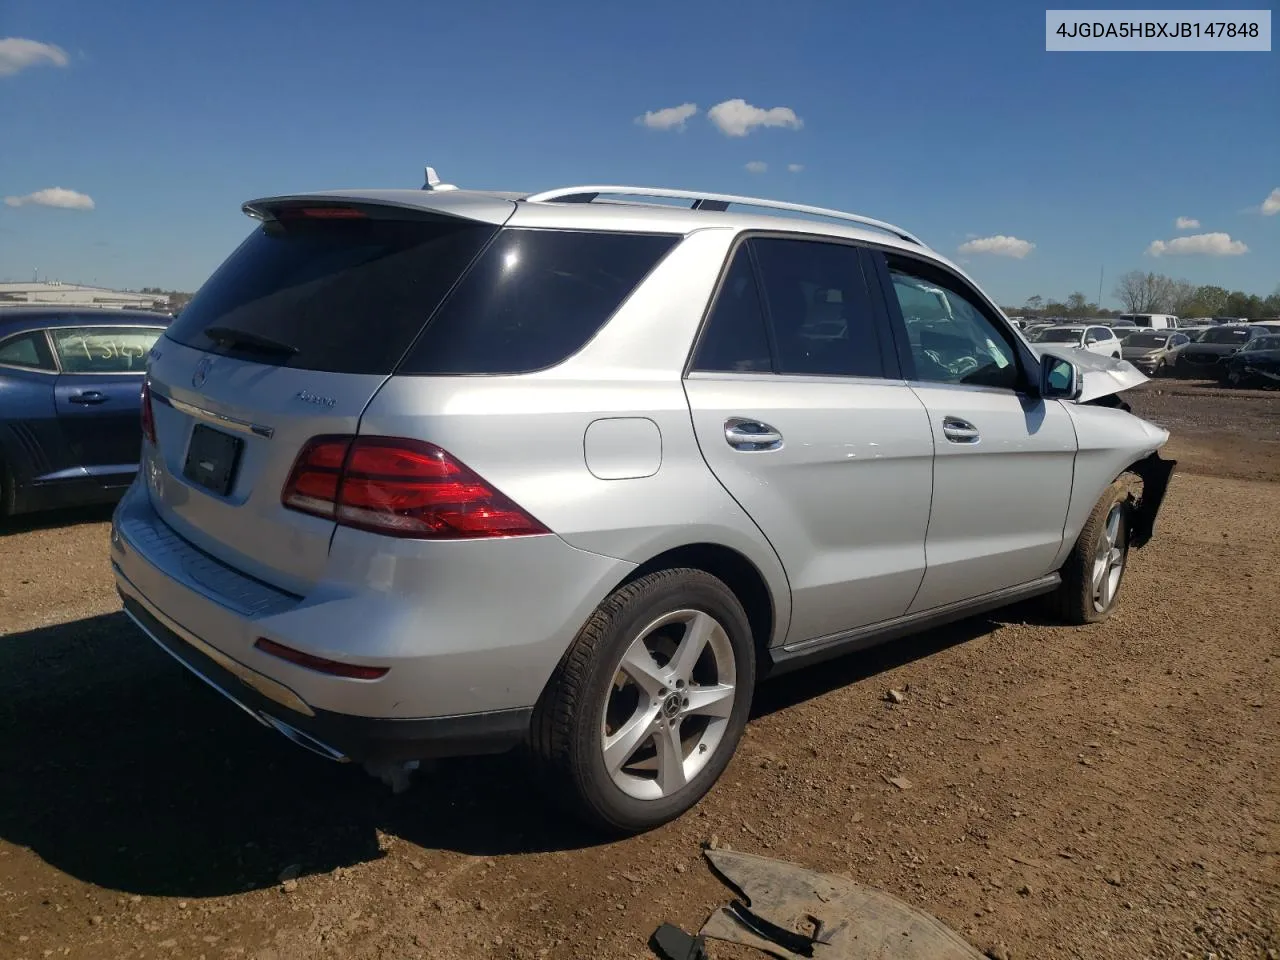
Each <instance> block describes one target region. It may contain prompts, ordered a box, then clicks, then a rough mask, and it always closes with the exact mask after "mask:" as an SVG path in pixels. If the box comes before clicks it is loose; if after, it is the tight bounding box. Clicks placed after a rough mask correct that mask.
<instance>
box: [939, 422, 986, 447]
mask: <svg viewBox="0 0 1280 960" xmlns="http://www.w3.org/2000/svg"><path fill="white" fill-rule="evenodd" d="M942 435H943V436H944V437H946V438H947V439H948V440H950V441H951V442H952V443H977V442H978V440H980V439H981V434H979V433H978V428H977V427H975V426H974V425H973V424H972V423H970V422H969V421H968V420H962V419H960V418H959V417H943V418H942Z"/></svg>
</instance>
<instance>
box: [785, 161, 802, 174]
mask: <svg viewBox="0 0 1280 960" xmlns="http://www.w3.org/2000/svg"><path fill="white" fill-rule="evenodd" d="M803 169H804V164H803V163H788V164H787V173H799V172H800V171H801V170H803Z"/></svg>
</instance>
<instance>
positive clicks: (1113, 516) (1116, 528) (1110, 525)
mask: <svg viewBox="0 0 1280 960" xmlns="http://www.w3.org/2000/svg"><path fill="white" fill-rule="evenodd" d="M1120 514H1121V510H1120V508H1119V506H1118V505H1117V506H1115V507H1112V508H1111V513H1110V514H1109V515H1108V516H1107V546H1108V547H1109V548H1110V547H1114V546H1115V545H1116V544H1117V543H1119V542H1120Z"/></svg>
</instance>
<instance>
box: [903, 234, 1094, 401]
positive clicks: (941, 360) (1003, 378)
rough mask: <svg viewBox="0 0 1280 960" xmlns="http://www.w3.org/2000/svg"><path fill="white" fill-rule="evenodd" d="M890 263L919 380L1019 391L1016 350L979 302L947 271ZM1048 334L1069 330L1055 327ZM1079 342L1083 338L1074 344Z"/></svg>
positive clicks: (908, 261) (907, 262)
mask: <svg viewBox="0 0 1280 960" xmlns="http://www.w3.org/2000/svg"><path fill="white" fill-rule="evenodd" d="M887 259H888V263H889V276H890V279H891V280H892V281H893V291H894V294H895V295H896V297H897V301H898V306H899V308H900V309H901V311H902V320H903V323H904V324H905V325H906V328H907V339H908V341H909V343H910V346H911V356H912V359H913V360H914V361H915V368H916V378H917V379H919V380H928V381H933V382H937V383H959V384H968V385H973V386H986V387H1002V388H1007V389H1011V390H1012V389H1016V388H1017V386H1018V383H1019V375H1018V365H1017V362H1016V359H1015V357H1016V354H1015V352H1014V348H1013V345H1012V344H1011V343H1010V341H1009V339H1008V337H1007V335H1006V334H1005V332H1004V331H1003V330H1002V329H1001V327H1000V325H999V324H998V323H997V322H996V321H995V320H994V319H993V318H991V317H989V316H988V315H987V313H986V311H985V310H984V309H983V308H982V307H980V306H979V305H978V302H977V298H976V297H973V296H972V294H970V293H968V292H967V291H964V288H963V286H962V285H961V284H960V283H959V282H958V281H957V280H955V279H953V278H951V277H948V276H946V275H945V274H944V273H943V272H942V271H936V270H933V269H931V268H929V267H926V266H924V265H923V264H919V263H918V262H916V261H914V260H911V259H909V258H906V257H896V256H888V257H887ZM1046 332H1047V333H1053V332H1064V331H1053V329H1052V328H1049V330H1048V331H1046ZM1078 338H1079V334H1078V333H1077V334H1075V336H1074V339H1077V340H1078ZM1038 339H1041V340H1045V339H1046V338H1045V337H1043V336H1042V337H1039V338H1038Z"/></svg>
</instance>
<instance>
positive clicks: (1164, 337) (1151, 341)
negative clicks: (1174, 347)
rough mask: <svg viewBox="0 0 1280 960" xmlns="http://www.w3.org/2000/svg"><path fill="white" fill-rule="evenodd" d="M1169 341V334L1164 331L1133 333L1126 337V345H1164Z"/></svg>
mask: <svg viewBox="0 0 1280 960" xmlns="http://www.w3.org/2000/svg"><path fill="white" fill-rule="evenodd" d="M1168 342H1169V335H1168V334H1162V333H1131V334H1129V335H1128V336H1127V337H1125V338H1124V345H1125V346H1126V347H1153V348H1154V347H1163V346H1164V345H1165V344H1166V343H1168Z"/></svg>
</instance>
